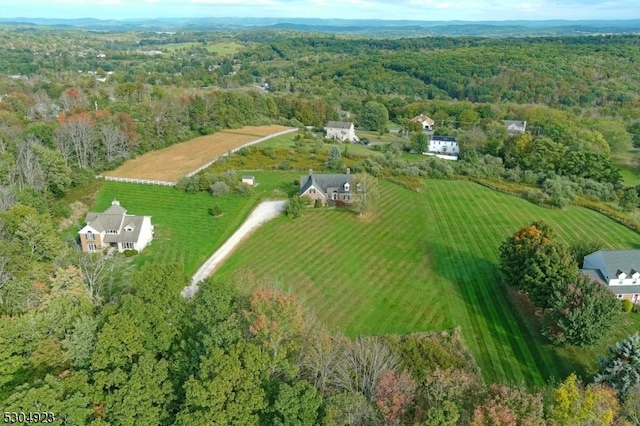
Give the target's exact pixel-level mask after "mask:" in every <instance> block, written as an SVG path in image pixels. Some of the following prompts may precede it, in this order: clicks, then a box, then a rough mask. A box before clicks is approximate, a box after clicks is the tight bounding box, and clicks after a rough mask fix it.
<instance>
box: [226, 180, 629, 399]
mask: <svg viewBox="0 0 640 426" xmlns="http://www.w3.org/2000/svg"><path fill="white" fill-rule="evenodd" d="M539 219H542V220H545V221H548V222H549V223H551V224H552V225H553V226H554V227H555V228H556V230H557V233H558V235H559V237H560V238H561V239H562V240H564V241H566V242H567V243H572V242H575V241H580V240H589V241H591V240H597V241H600V242H601V243H602V244H603V246H604V247H608V248H640V235H638V234H637V233H635V232H633V231H631V230H629V229H628V228H626V227H624V226H622V225H619V224H617V223H615V222H613V221H612V220H610V219H608V218H607V217H605V216H603V215H601V214H599V213H596V212H593V211H591V210H587V209H584V208H579V207H568V208H567V209H566V210H550V209H545V208H541V207H538V206H536V205H533V204H530V203H528V202H527V201H525V200H523V199H520V198H517V197H513V196H509V195H505V194H502V193H498V192H495V191H492V190H490V189H487V188H485V187H482V186H479V185H476V184H473V183H470V182H466V181H439V180H428V181H426V182H425V186H424V189H423V191H422V193H416V192H412V191H410V190H407V189H405V188H402V187H399V186H397V185H394V184H391V183H388V182H384V181H383V182H381V199H380V201H379V203H378V206H377V210H376V212H375V214H373V215H372V216H371V217H369V218H365V219H362V218H358V217H357V216H356V215H355V214H354V213H352V212H351V211H348V210H340V209H337V210H336V209H333V210H331V209H320V210H318V209H310V210H308V211H307V212H305V214H304V215H303V217H302V218H300V219H298V220H291V219H289V218H287V217H280V218H277V219H275V220H274V221H272V222H270V223H267V224H265V225H264V226H263V227H262V228H260V229H258V230H257V231H256V232H255V233H254V234H253V235H252V236H251V237H249V238H248V239H247V240H246V241H245V242H244V243H242V244H241V245H240V246H239V247H238V249H237V250H236V252H235V253H234V254H232V255H231V257H230V258H229V259H228V260H227V262H226V263H225V264H224V265H223V266H222V267H221V269H220V270H219V271H218V272H217V273H216V277H219V278H221V279H233V277H234V275H235V274H237V273H242V274H246V273H251V274H253V275H255V276H258V277H267V278H270V277H276V278H278V279H280V280H281V281H282V282H283V283H284V284H285V285H286V286H288V287H290V288H291V289H292V291H293V292H294V293H295V294H297V295H298V296H300V298H301V299H302V301H303V303H304V304H305V305H306V306H307V307H308V308H309V309H311V310H312V311H313V312H314V313H315V314H316V315H317V316H318V317H319V319H320V320H321V321H322V322H323V323H325V324H327V325H328V326H330V328H332V329H335V330H340V331H342V332H345V333H346V334H348V335H350V336H355V335H360V334H367V335H380V334H387V333H394V334H395V333H399V334H404V333H411V332H416V331H426V330H443V329H450V328H452V327H455V326H460V327H461V329H462V332H463V336H464V338H465V341H466V343H467V345H468V346H469V347H470V349H471V351H472V352H473V353H474V355H475V357H476V359H477V361H478V364H479V365H480V367H481V369H482V373H483V376H484V378H485V379H486V380H487V381H500V382H502V381H509V382H514V383H526V384H528V385H532V386H541V385H544V384H546V383H547V382H548V380H549V379H551V378H554V377H555V378H560V379H563V378H564V377H565V376H566V375H567V374H569V373H570V372H571V371H574V370H575V371H577V372H578V373H579V374H585V373H593V372H594V369H595V368H596V364H597V360H596V354H604V352H605V348H606V344H612V343H614V342H616V341H617V340H620V339H622V338H624V337H626V336H627V335H628V334H631V333H632V332H634V331H635V330H638V329H639V328H640V315H638V314H629V315H626V316H624V317H623V319H622V320H621V324H620V325H619V327H617V328H616V330H614V332H613V333H612V334H611V336H610V339H609V340H608V341H607V342H604V343H603V344H602V345H600V346H598V347H597V348H593V349H591V350H586V349H577V348H565V349H563V348H556V347H554V346H552V345H550V344H548V343H546V341H544V340H543V339H542V338H541V337H540V335H539V332H538V329H537V327H536V325H535V324H534V322H535V320H534V319H533V318H530V317H526V316H521V315H515V314H514V310H513V309H512V308H511V306H510V303H514V304H515V305H514V306H516V309H522V308H521V306H520V305H519V304H518V302H517V301H516V300H515V298H509V297H508V296H507V289H505V288H504V287H503V286H502V284H501V283H500V274H499V271H498V246H499V244H500V243H501V242H502V241H503V240H504V239H505V238H506V237H507V236H509V235H511V234H512V233H513V232H515V231H516V230H517V229H518V228H519V227H520V226H522V225H526V224H529V223H530V222H531V221H533V220H539ZM510 300H511V302H510Z"/></svg>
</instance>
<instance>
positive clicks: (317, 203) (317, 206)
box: [313, 198, 322, 209]
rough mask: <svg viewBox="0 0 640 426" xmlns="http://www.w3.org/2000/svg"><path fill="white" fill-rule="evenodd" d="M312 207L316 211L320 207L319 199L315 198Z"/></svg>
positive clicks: (320, 201)
mask: <svg viewBox="0 0 640 426" xmlns="http://www.w3.org/2000/svg"><path fill="white" fill-rule="evenodd" d="M313 207H315V208H316V209H318V208H320V207H322V200H320V199H319V198H317V199H316V200H315V201H314V202H313Z"/></svg>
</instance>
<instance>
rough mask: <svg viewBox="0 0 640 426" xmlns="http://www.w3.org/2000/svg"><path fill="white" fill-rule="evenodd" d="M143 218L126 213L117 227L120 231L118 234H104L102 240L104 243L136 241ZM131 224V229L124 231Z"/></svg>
mask: <svg viewBox="0 0 640 426" xmlns="http://www.w3.org/2000/svg"><path fill="white" fill-rule="evenodd" d="M143 220H144V216H130V215H127V216H125V217H124V221H123V222H122V223H123V226H122V228H121V229H120V228H119V229H118V230H119V231H120V233H119V234H105V236H104V242H105V243H116V242H118V243H135V242H136V241H138V237H139V236H140V230H141V229H142V221H143ZM129 225H131V226H132V227H133V231H126V230H125V228H126V227H127V226H129Z"/></svg>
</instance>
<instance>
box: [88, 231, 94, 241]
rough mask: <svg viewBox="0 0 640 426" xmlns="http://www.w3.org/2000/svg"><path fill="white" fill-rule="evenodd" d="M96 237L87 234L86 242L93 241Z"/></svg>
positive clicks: (91, 233)
mask: <svg viewBox="0 0 640 426" xmlns="http://www.w3.org/2000/svg"><path fill="white" fill-rule="evenodd" d="M95 239H96V237H95V236H94V235H93V232H87V241H93V240H95Z"/></svg>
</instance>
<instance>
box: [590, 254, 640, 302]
mask: <svg viewBox="0 0 640 426" xmlns="http://www.w3.org/2000/svg"><path fill="white" fill-rule="evenodd" d="M580 272H582V273H583V274H585V275H587V276H589V277H591V278H592V279H593V280H594V281H600V282H601V283H604V284H606V285H607V287H608V288H609V290H611V292H613V294H615V295H616V297H617V298H618V299H629V300H631V301H632V302H633V303H640V250H600V251H597V252H595V253H591V254H589V255H587V256H585V257H584V263H583V265H582V269H580Z"/></svg>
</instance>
